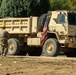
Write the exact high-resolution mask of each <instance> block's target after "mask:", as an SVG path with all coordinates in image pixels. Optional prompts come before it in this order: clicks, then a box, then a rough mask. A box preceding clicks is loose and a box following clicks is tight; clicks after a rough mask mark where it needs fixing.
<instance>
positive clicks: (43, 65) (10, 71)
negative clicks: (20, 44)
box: [0, 56, 76, 75]
mask: <svg viewBox="0 0 76 75" xmlns="http://www.w3.org/2000/svg"><path fill="white" fill-rule="evenodd" d="M0 75H76V58H67V57H65V56H62V57H54V58H52V57H44V56H43V57H7V58H2V57H0Z"/></svg>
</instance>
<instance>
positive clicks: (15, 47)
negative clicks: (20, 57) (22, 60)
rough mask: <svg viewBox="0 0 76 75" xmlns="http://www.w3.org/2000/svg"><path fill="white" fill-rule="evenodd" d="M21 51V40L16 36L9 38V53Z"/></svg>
mask: <svg viewBox="0 0 76 75" xmlns="http://www.w3.org/2000/svg"><path fill="white" fill-rule="evenodd" d="M19 52H20V46H19V41H18V40H17V39H15V38H11V39H9V40H8V53H7V54H8V55H17V54H19Z"/></svg>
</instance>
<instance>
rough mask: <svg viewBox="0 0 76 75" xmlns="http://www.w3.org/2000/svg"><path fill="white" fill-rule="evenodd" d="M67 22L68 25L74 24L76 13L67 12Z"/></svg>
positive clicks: (75, 22) (75, 23)
mask: <svg viewBox="0 0 76 75" xmlns="http://www.w3.org/2000/svg"><path fill="white" fill-rule="evenodd" d="M68 23H69V25H76V14H75V13H68Z"/></svg>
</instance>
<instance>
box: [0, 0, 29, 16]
mask: <svg viewBox="0 0 76 75" xmlns="http://www.w3.org/2000/svg"><path fill="white" fill-rule="evenodd" d="M28 7H29V0H3V1H2V4H1V8H0V11H1V12H0V16H1V17H23V16H24V17H25V16H27V10H28Z"/></svg>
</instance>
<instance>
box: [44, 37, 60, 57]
mask: <svg viewBox="0 0 76 75" xmlns="http://www.w3.org/2000/svg"><path fill="white" fill-rule="evenodd" d="M59 52H60V44H59V43H58V41H57V40H56V39H54V38H50V39H47V40H46V41H45V43H44V45H43V54H44V55H46V56H51V57H53V56H57V55H58V54H59Z"/></svg>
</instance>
